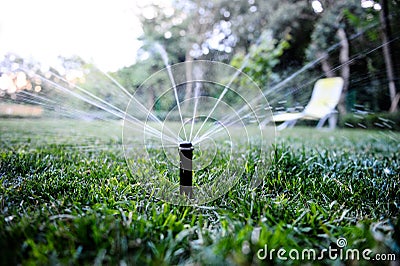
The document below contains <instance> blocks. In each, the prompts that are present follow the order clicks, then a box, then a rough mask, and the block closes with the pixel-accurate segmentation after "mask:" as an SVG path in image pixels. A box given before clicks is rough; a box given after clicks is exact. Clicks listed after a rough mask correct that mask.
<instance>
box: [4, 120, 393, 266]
mask: <svg viewBox="0 0 400 266" xmlns="http://www.w3.org/2000/svg"><path fill="white" fill-rule="evenodd" d="M116 125H119V124H118V123H115V124H114V125H110V124H107V123H99V122H96V123H94V124H93V123H84V124H78V123H77V122H76V121H70V120H65V121H50V120H49V121H45V122H44V123H43V121H41V120H29V121H27V120H3V121H0V264H1V265H7V264H17V263H23V264H120V265H126V264H139V263H142V264H150V265H166V264H210V265H221V264H225V265H229V264H233V265H237V264H239V265H249V264H265V263H268V262H269V263H271V264H272V263H286V264H303V263H305V262H306V261H303V260H290V259H289V260H286V261H285V260H280V259H279V258H278V256H277V253H276V252H275V253H274V254H273V257H272V260H268V259H269V258H267V259H266V260H260V259H259V258H258V256H257V252H258V251H259V250H260V249H263V248H265V247H266V246H267V247H268V250H269V251H270V250H272V249H276V250H277V249H279V248H282V249H285V250H286V251H287V252H289V250H292V249H295V250H298V251H300V252H301V251H302V250H304V249H307V248H312V249H315V250H316V251H317V252H318V254H319V252H320V251H322V250H323V249H327V248H329V247H334V246H335V243H336V241H337V239H338V238H341V237H344V238H346V240H347V246H346V247H345V249H344V250H346V249H350V248H351V249H356V248H357V249H360V250H364V249H367V248H368V249H371V250H372V252H373V253H372V254H376V253H382V254H389V253H393V254H396V253H397V259H399V252H400V239H399V236H400V217H399V210H400V189H399V186H400V166H399V165H400V158H399V152H398V151H399V150H400V141H399V140H400V135H399V134H398V133H391V132H389V131H385V132H380V131H367V130H338V131H334V132H327V131H316V130H315V129H312V128H295V129H290V130H286V131H283V132H281V133H279V134H278V136H277V140H276V143H275V145H274V147H272V148H271V149H270V152H271V154H272V155H273V156H272V158H271V162H269V165H270V166H269V167H261V166H258V168H259V171H258V175H259V177H260V178H261V179H262V183H261V184H260V185H259V186H258V187H256V188H252V187H251V186H249V185H248V183H247V182H246V181H247V180H248V176H246V175H247V174H250V173H249V172H246V171H245V174H244V175H243V178H241V179H240V180H239V182H238V183H237V184H236V185H235V186H234V187H233V189H231V190H230V191H229V192H228V193H227V194H226V195H224V196H222V197H220V198H219V199H217V200H215V201H213V202H210V203H208V204H206V205H204V206H197V207H179V206H174V205H170V204H168V203H165V202H163V201H160V200H158V199H156V198H154V196H152V195H149V194H147V193H146V191H144V190H143V184H141V182H140V181H141V180H140V179H138V176H140V174H145V173H146V170H147V169H148V168H150V167H152V166H151V165H150V163H149V162H147V161H146V160H143V158H142V157H141V154H143V152H142V151H140V150H138V153H137V154H138V157H137V158H136V161H137V164H139V165H140V167H139V169H141V171H142V172H141V173H134V174H131V173H130V171H129V169H128V167H127V165H126V162H125V158H124V156H123V152H122V148H121V143H122V140H121V137H120V128H119V127H118V126H116ZM138 149H139V148H138ZM336 247H337V246H336ZM286 256H288V253H286ZM334 262H335V261H333V260H330V259H329V258H328V257H327V256H325V258H324V260H322V261H319V262H318V263H329V264H332V263H334ZM347 262H348V263H350V261H347ZM353 262H354V263H357V262H356V261H353ZM313 263H317V262H316V261H314V262H313ZM360 263H361V264H369V262H368V261H360ZM384 264H389V261H386V262H384Z"/></svg>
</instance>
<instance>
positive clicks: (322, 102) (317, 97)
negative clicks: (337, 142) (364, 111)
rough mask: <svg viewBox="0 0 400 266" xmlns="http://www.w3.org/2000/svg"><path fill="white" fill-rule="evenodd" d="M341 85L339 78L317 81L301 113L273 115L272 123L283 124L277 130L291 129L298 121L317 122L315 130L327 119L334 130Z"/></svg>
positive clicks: (341, 81) (341, 80)
mask: <svg viewBox="0 0 400 266" xmlns="http://www.w3.org/2000/svg"><path fill="white" fill-rule="evenodd" d="M343 83H344V81H343V79H342V78H341V77H333V78H323V79H319V80H318V81H317V82H316V83H315V85H314V90H313V92H312V95H311V99H310V102H309V103H308V104H307V106H306V107H305V108H304V110H303V111H302V112H299V113H281V114H276V115H273V120H274V122H283V123H282V124H280V125H279V126H278V127H277V129H278V130H282V129H284V128H286V127H293V126H294V125H295V124H296V122H297V120H298V119H308V120H319V122H318V124H317V128H322V127H323V125H324V124H325V122H326V120H328V119H329V128H331V129H333V128H335V127H336V123H337V111H336V110H335V108H336V106H337V104H338V103H339V100H340V95H341V94H342V90H343Z"/></svg>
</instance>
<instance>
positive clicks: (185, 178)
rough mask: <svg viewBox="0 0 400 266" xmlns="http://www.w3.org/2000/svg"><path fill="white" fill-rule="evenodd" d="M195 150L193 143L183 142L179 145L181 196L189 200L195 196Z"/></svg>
mask: <svg viewBox="0 0 400 266" xmlns="http://www.w3.org/2000/svg"><path fill="white" fill-rule="evenodd" d="M193 150H194V147H193V145H192V143H191V142H181V143H180V144H179V161H180V170H179V184H180V194H181V195H186V196H188V197H189V198H191V197H192V196H193V191H192V178H193V163H192V160H193Z"/></svg>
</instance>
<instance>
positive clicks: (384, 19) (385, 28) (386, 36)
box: [379, 0, 398, 112]
mask: <svg viewBox="0 0 400 266" xmlns="http://www.w3.org/2000/svg"><path fill="white" fill-rule="evenodd" d="M380 4H381V6H382V10H381V12H380V14H379V19H380V22H381V28H382V30H381V33H382V43H383V47H382V49H383V58H384V59H385V66H386V75H387V78H388V81H389V84H388V85H389V93H390V101H391V107H390V110H389V112H396V111H397V110H398V107H397V104H398V100H397V101H396V85H395V83H394V71H393V63H392V57H391V55H390V43H389V41H390V40H391V37H390V35H391V32H390V26H389V16H388V9H389V8H388V2H387V0H381V1H380Z"/></svg>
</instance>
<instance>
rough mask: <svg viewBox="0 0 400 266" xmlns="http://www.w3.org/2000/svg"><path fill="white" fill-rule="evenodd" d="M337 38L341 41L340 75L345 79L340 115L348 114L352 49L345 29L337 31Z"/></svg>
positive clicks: (340, 101) (339, 107)
mask: <svg viewBox="0 0 400 266" xmlns="http://www.w3.org/2000/svg"><path fill="white" fill-rule="evenodd" d="M336 34H337V36H338V37H339V40H340V45H341V48H340V54H339V61H340V66H341V69H340V73H341V76H342V78H343V81H344V83H343V90H342V95H340V100H339V104H338V110H339V113H340V114H342V115H343V114H346V113H347V110H346V95H347V90H348V87H349V79H350V65H349V53H350V48H349V40H348V39H347V35H346V32H345V30H344V29H343V28H339V29H338V31H337V33H336Z"/></svg>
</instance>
